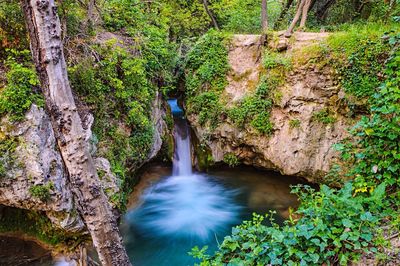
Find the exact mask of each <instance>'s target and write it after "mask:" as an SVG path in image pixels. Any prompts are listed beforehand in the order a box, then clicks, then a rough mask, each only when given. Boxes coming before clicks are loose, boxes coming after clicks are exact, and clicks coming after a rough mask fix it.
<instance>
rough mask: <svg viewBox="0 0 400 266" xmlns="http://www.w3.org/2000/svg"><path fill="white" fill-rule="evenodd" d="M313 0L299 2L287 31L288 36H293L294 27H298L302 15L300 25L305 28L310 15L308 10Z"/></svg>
mask: <svg viewBox="0 0 400 266" xmlns="http://www.w3.org/2000/svg"><path fill="white" fill-rule="evenodd" d="M311 1H312V0H300V1H298V2H297V6H296V14H295V15H294V18H293V21H292V23H291V24H290V26H289V28H288V29H287V30H286V32H285V36H286V37H290V36H292V33H293V30H294V27H296V24H297V22H298V21H299V19H300V16H301V21H300V27H301V28H304V27H305V25H306V21H307V16H308V11H309V9H310V5H311Z"/></svg>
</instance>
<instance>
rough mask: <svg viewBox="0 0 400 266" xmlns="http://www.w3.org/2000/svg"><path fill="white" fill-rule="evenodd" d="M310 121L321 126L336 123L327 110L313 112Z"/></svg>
mask: <svg viewBox="0 0 400 266" xmlns="http://www.w3.org/2000/svg"><path fill="white" fill-rule="evenodd" d="M312 119H313V120H314V121H318V122H321V123H323V124H332V123H334V122H335V121H336V118H335V117H333V116H332V115H331V114H330V112H329V110H328V109H327V108H325V109H322V110H321V111H318V112H314V113H313V115H312Z"/></svg>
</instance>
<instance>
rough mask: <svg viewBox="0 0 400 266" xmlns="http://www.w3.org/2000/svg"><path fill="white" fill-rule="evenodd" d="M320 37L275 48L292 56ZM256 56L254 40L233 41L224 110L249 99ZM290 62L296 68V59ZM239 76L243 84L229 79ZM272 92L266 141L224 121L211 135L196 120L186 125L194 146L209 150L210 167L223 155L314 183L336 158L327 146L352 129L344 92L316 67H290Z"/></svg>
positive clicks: (255, 73)
mask: <svg viewBox="0 0 400 266" xmlns="http://www.w3.org/2000/svg"><path fill="white" fill-rule="evenodd" d="M308 35H310V36H308ZM325 37H326V34H314V33H309V34H308V33H300V34H296V35H295V38H298V39H299V41H298V42H296V41H294V44H295V45H290V44H289V42H288V41H285V40H282V39H281V40H279V41H277V42H276V43H277V45H278V46H279V47H278V49H279V50H281V49H282V46H284V47H286V46H287V45H289V47H288V48H289V49H288V50H287V51H285V52H284V53H287V54H286V55H288V54H290V55H291V56H295V55H296V54H297V52H298V51H299V50H301V49H307V47H309V46H311V45H313V43H315V42H319V41H321V40H323V39H324V38H325ZM290 46H292V47H290ZM275 47H276V46H275ZM257 50H258V36H243V35H240V36H235V37H234V38H233V41H232V45H231V47H230V51H229V56H228V58H229V63H230V66H231V71H230V73H229V75H228V78H227V79H228V83H229V84H228V86H227V87H226V88H225V91H224V92H223V93H222V98H223V99H224V101H225V102H226V103H225V105H227V106H229V105H234V104H235V102H240V100H241V99H243V98H244V97H245V96H246V95H250V94H252V93H254V86H253V87H252V86H251V84H254V83H256V82H258V79H259V78H260V63H259V62H258V61H257V56H256V54H257ZM292 60H293V62H296V58H292ZM243 75H246V78H244V79H240V80H239V81H238V79H237V78H234V77H240V76H243ZM277 91H278V94H279V97H278V100H276V101H274V105H273V107H272V109H271V111H270V121H271V122H272V124H273V133H272V134H271V135H270V136H265V135H260V134H259V133H258V132H256V131H255V130H254V129H252V128H251V127H245V128H238V127H237V126H236V125H235V124H234V123H232V121H230V119H229V118H226V119H223V121H222V122H221V123H219V124H218V126H217V127H216V128H215V129H214V130H210V128H209V127H206V126H202V125H200V123H199V117H198V115H196V114H191V115H190V116H189V117H188V119H189V121H190V124H191V125H192V128H193V129H194V132H195V134H196V135H197V137H198V138H199V140H200V142H201V143H202V144H205V145H206V146H208V147H209V148H210V151H211V154H212V157H213V161H214V162H220V161H223V160H224V156H225V155H226V154H234V155H235V156H236V157H237V158H238V159H239V160H240V161H241V162H242V163H244V164H247V165H253V166H257V167H262V168H266V169H272V170H277V171H280V172H281V173H282V174H285V175H296V176H301V177H305V178H307V179H308V180H310V181H317V180H318V179H319V178H320V177H322V176H323V175H324V174H325V173H326V172H327V171H329V169H330V167H331V165H332V164H333V163H334V161H335V159H336V158H337V156H338V153H337V152H336V151H335V150H334V149H333V148H332V145H333V144H335V143H338V142H339V141H341V140H342V139H344V138H345V137H346V136H347V129H348V128H349V126H351V125H352V123H353V120H351V119H349V118H347V117H346V110H347V109H346V108H347V107H346V106H345V105H344V92H343V91H342V89H341V87H340V86H339V84H338V80H337V78H336V77H335V74H334V72H333V69H331V68H330V67H329V66H322V67H319V66H318V65H317V64H316V63H311V64H306V65H298V64H297V65H296V64H294V66H293V67H292V69H291V70H290V71H289V72H288V73H287V74H286V77H285V81H284V82H283V85H282V86H280V87H279V88H278V89H277Z"/></svg>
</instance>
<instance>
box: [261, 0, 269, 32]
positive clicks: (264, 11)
mask: <svg viewBox="0 0 400 266" xmlns="http://www.w3.org/2000/svg"><path fill="white" fill-rule="evenodd" d="M261 29H262V33H263V34H264V33H265V32H266V31H267V29H268V6H267V0H262V1H261Z"/></svg>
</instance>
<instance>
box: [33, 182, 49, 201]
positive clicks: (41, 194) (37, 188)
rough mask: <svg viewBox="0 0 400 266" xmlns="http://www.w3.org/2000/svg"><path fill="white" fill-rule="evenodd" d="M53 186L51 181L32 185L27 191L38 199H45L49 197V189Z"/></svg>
mask: <svg viewBox="0 0 400 266" xmlns="http://www.w3.org/2000/svg"><path fill="white" fill-rule="evenodd" d="M53 188H54V185H53V183H52V182H50V183H47V184H46V185H41V184H40V185H33V186H31V187H30V188H29V193H31V195H32V196H33V197H35V198H38V199H40V200H41V201H47V200H49V199H50V196H51V192H50V191H51V190H52V189H53Z"/></svg>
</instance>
